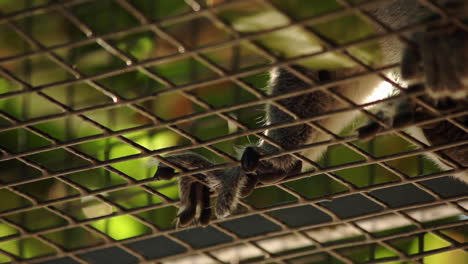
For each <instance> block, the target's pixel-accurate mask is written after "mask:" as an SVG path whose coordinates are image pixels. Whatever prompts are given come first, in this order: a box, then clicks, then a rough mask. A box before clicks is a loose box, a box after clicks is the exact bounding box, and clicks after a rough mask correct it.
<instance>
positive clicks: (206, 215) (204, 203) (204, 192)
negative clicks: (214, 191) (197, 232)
mask: <svg viewBox="0 0 468 264" xmlns="http://www.w3.org/2000/svg"><path fill="white" fill-rule="evenodd" d="M199 205H200V209H201V210H200V224H201V225H202V226H206V225H208V224H209V223H210V220H211V206H210V188H208V187H207V186H202V189H201V197H200V203H199Z"/></svg>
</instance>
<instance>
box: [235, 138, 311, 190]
mask: <svg viewBox="0 0 468 264" xmlns="http://www.w3.org/2000/svg"><path fill="white" fill-rule="evenodd" d="M257 149H258V148H257V147H247V148H245V150H244V152H243V153H242V158H241V164H242V169H243V170H244V171H245V172H249V174H248V175H252V176H253V175H256V177H257V178H258V181H259V182H261V183H263V184H271V183H275V182H279V181H281V180H283V179H284V178H286V177H289V176H292V175H295V174H298V173H300V172H301V170H302V162H301V161H300V160H295V161H293V162H292V163H291V165H290V166H289V167H288V168H283V169H280V168H277V167H275V166H273V163H274V162H275V159H281V158H282V157H278V158H274V159H271V160H262V161H260V155H261V153H260V151H261V150H257ZM262 154H263V153H262Z"/></svg>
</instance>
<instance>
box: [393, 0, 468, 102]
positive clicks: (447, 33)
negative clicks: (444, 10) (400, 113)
mask: <svg viewBox="0 0 468 264" xmlns="http://www.w3.org/2000/svg"><path fill="white" fill-rule="evenodd" d="M448 11H449V14H453V15H454V16H458V17H460V18H468V3H467V2H466V1H460V2H459V3H454V4H452V5H450V6H449V8H448ZM413 40H414V42H415V45H411V46H410V45H409V46H407V47H406V48H405V49H404V50H403V56H402V65H401V75H402V78H403V79H404V80H407V81H420V80H424V81H425V88H426V90H427V93H428V95H429V96H430V97H432V98H435V99H442V98H452V99H465V98H467V96H468V64H467V61H468V32H466V31H464V30H462V29H458V28H456V26H454V25H453V26H452V25H451V26H444V27H430V28H428V29H427V30H426V31H425V32H418V33H416V34H414V35H413Z"/></svg>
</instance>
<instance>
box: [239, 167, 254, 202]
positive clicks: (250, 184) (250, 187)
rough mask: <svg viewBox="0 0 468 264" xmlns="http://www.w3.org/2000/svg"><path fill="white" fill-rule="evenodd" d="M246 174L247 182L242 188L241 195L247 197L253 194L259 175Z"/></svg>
mask: <svg viewBox="0 0 468 264" xmlns="http://www.w3.org/2000/svg"><path fill="white" fill-rule="evenodd" d="M246 176H247V182H246V183H245V185H244V188H242V190H241V193H240V197H247V196H249V195H250V194H252V192H253V191H254V189H255V186H256V185H257V183H258V177H257V175H256V174H252V173H248V174H247V175H246Z"/></svg>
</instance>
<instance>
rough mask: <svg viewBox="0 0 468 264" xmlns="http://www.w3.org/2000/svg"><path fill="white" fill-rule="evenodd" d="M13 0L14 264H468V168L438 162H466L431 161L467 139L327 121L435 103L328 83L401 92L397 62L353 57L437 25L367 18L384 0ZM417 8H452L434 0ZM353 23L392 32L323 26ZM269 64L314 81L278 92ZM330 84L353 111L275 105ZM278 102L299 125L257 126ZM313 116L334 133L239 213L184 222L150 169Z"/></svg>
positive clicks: (224, 151) (5, 38) (4, 78)
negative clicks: (339, 31)
mask: <svg viewBox="0 0 468 264" xmlns="http://www.w3.org/2000/svg"><path fill="white" fill-rule="evenodd" d="M10 2H15V3H14V4H9V3H10ZM10 2H9V1H5V4H3V5H2V4H1V3H0V10H1V14H0V15H1V17H0V35H1V36H0V38H1V39H2V41H1V42H2V43H0V91H1V93H0V110H1V111H0V151H1V153H2V155H1V156H0V183H1V185H2V186H1V189H0V197H1V202H0V204H1V205H0V261H1V263H8V262H14V263H147V262H149V263H232V262H236V263H237V262H240V263H462V262H464V261H467V259H468V254H467V253H466V249H467V247H468V244H467V238H468V236H467V229H466V216H465V215H466V211H467V206H468V200H467V194H468V188H467V187H466V185H464V184H462V183H460V182H457V181H455V180H454V179H453V178H450V177H448V176H449V175H452V174H454V173H456V172H461V171H464V170H466V168H463V167H461V166H459V165H458V164H455V163H454V162H453V161H450V160H448V159H447V158H446V157H445V158H444V157H440V158H441V159H443V160H445V161H446V162H448V163H449V164H451V165H452V166H453V169H452V170H447V171H444V170H440V169H438V168H436V167H435V166H434V165H432V164H431V162H429V161H427V160H426V159H425V158H424V157H423V154H424V153H427V152H432V153H435V152H436V151H438V150H441V149H445V148H449V147H453V146H458V145H462V144H467V143H468V142H466V140H464V141H454V142H448V143H447V144H443V145H436V146H427V145H425V144H424V143H422V142H419V141H418V140H416V139H415V138H413V137H412V136H410V135H409V134H407V133H405V132H404V131H402V130H395V129H391V128H388V129H385V130H384V131H382V132H381V133H379V136H378V137H377V138H376V139H374V140H373V141H371V142H369V143H365V142H360V141H359V140H358V138H357V136H356V134H355V133H353V132H352V131H348V132H345V133H344V134H340V135H335V134H333V133H331V132H330V131H327V130H326V129H323V128H320V127H319V126H318V125H317V124H316V123H315V121H317V120H320V119H323V118H326V117H327V116H329V115H334V114H339V113H343V112H347V111H359V112H361V113H362V114H364V115H365V116H367V118H372V119H376V118H375V116H373V114H372V113H371V112H370V111H368V107H369V106H372V105H377V104H382V103H386V102H392V101H394V100H397V99H399V98H402V97H411V98H412V100H414V101H415V102H416V103H419V104H424V102H423V101H421V100H418V97H417V94H416V95H414V94H411V95H410V94H408V93H405V92H402V93H400V94H398V95H394V96H391V97H387V98H384V99H382V98H379V99H378V100H376V101H374V102H372V103H369V104H365V105H357V104H355V103H353V102H352V101H351V100H349V99H348V98H346V97H344V96H342V95H340V94H337V93H334V92H333V91H332V89H329V88H331V87H333V86H336V85H338V84H341V83H350V82H355V81H359V79H360V78H363V77H365V76H369V75H378V76H380V77H381V78H382V80H383V81H385V82H386V83H387V84H390V85H391V86H394V87H396V88H397V89H401V87H399V86H398V84H396V83H394V82H393V81H391V79H389V78H388V77H387V75H386V72H387V71H388V70H391V69H394V68H396V67H399V63H395V64H391V65H372V64H370V63H368V62H366V61H365V60H364V59H363V58H362V57H360V56H356V55H355V54H354V53H353V52H351V51H352V50H353V48H359V47H367V46H366V45H372V44H373V43H376V41H378V40H379V39H382V38H389V37H393V38H399V39H400V40H401V41H408V39H407V37H408V34H410V33H412V32H415V31H417V30H418V29H420V28H422V27H423V26H425V25H426V22H425V23H420V24H417V25H408V26H406V27H404V28H399V29H394V28H391V27H389V26H388V25H385V24H384V23H383V22H381V21H378V20H376V19H375V18H374V17H372V15H370V14H368V13H367V12H366V11H365V8H368V7H371V6H373V5H379V4H382V2H385V0H374V1H351V0H336V1H316V2H317V3H315V4H316V5H317V6H318V7H320V5H322V6H323V7H324V8H322V9H320V8H318V10H320V12H319V11H317V12H316V13H307V11H308V10H306V9H304V10H302V11H304V12H303V13H300V15H298V14H297V13H294V12H293V11H291V10H294V9H288V7H289V5H290V4H291V5H292V4H294V3H298V2H300V1H279V0H247V1H245V0H232V1H228V0H206V1H197V0H186V1H166V2H165V1H143V0H138V1H128V0H109V1H91V0H67V1H46V0H43V1H32V0H24V1H10ZM310 2H314V1H310ZM318 2H323V3H318ZM419 2H420V4H421V5H422V6H423V7H424V8H427V9H430V10H432V12H434V14H437V15H439V16H440V17H442V18H444V17H445V18H447V16H446V13H445V11H444V10H443V9H442V8H440V7H439V6H438V5H437V4H435V3H433V2H431V1H429V0H420V1H419ZM304 3H305V1H304V2H302V4H304ZM309 4H310V3H309ZM327 6H328V7H329V8H325V7H327ZM252 10H254V11H255V10H257V11H258V10H262V12H263V13H262V12H259V11H258V12H257V13H256V15H255V16H253V15H252V14H255V12H253V11H252ZM249 12H250V13H249ZM244 13H247V14H249V15H250V17H257V18H258V17H261V16H265V19H267V20H271V21H267V22H265V21H263V20H261V19H259V20H254V21H253V24H254V28H253V29H254V30H253V29H252V28H247V29H243V28H242V25H244V26H245V25H247V27H248V24H249V22H252V21H247V22H245V24H240V26H239V23H238V24H237V25H236V23H235V22H233V21H236V20H235V19H237V17H239V16H242V15H243V14H244ZM272 14H273V16H267V15H272ZM343 17H353V18H355V17H358V18H359V19H360V20H363V21H365V22H366V23H368V24H371V25H373V26H375V27H377V28H378V29H379V30H377V31H376V32H373V33H370V34H364V35H363V36H359V31H358V30H357V29H356V30H357V31H356V33H355V35H356V37H355V38H354V39H352V40H350V41H332V40H330V39H329V38H327V37H325V36H324V34H323V32H320V29H318V30H317V27H318V26H320V25H322V24H323V23H326V22H329V21H334V20H336V19H338V20H339V19H340V18H343ZM277 18H281V19H279V20H275V19H277ZM449 20H450V21H449V22H450V23H453V24H455V25H456V26H458V27H459V28H461V29H463V30H468V27H467V26H466V25H464V24H463V23H462V22H461V21H458V20H456V19H449ZM96 21H99V22H96ZM237 22H238V20H237ZM255 23H257V24H258V25H255ZM336 23H340V22H339V21H338V22H336ZM427 23H429V22H427ZM430 23H433V22H430ZM298 32H299V35H294V34H298ZM304 32H307V34H310V35H311V36H313V37H314V38H315V39H318V40H319V42H320V45H321V46H322V47H323V49H321V50H318V51H311V50H307V49H304V50H303V51H301V52H296V53H293V54H291V53H290V54H285V53H283V52H282V50H280V49H278V48H276V49H275V47H274V45H268V43H273V42H274V41H278V42H280V41H281V37H282V36H284V34H293V35H292V36H293V37H297V36H300V34H302V33H304ZM319 32H320V33H319ZM275 34H276V35H275ZM281 34H283V35H281ZM353 34H354V33H353ZM300 41H302V40H300V39H298V42H300ZM291 45H292V44H291ZM155 47H156V48H155ZM294 48H296V47H292V49H294ZM298 48H299V49H301V48H304V47H298ZM329 54H340V57H339V58H345V59H346V61H350V62H352V63H353V64H354V65H357V66H358V67H359V68H360V71H359V72H357V73H355V74H353V75H350V76H347V77H345V78H342V79H340V80H334V81H332V82H330V83H326V84H320V85H314V84H315V81H314V80H312V79H310V78H308V77H307V76H304V75H302V74H301V73H300V72H298V71H295V70H294V68H292V67H291V64H294V63H297V62H300V61H303V60H305V59H308V58H314V57H317V58H319V57H321V56H322V57H327V55H329ZM272 67H282V68H284V69H286V70H289V71H291V72H292V73H293V74H296V75H297V76H298V77H300V78H301V79H304V80H305V81H306V82H307V83H310V84H311V88H310V89H308V90H306V91H300V92H291V93H287V94H283V95H280V96H268V95H267V94H266V93H265V92H264V91H263V90H262V88H263V86H265V84H266V80H267V72H268V71H269V70H270V69H271V68H272ZM318 89H321V90H323V91H327V92H328V93H330V94H332V95H333V96H334V97H335V98H336V99H337V100H340V101H341V102H345V103H346V104H347V107H346V108H343V109H339V110H337V111H334V112H330V113H325V114H321V115H317V116H314V117H310V118H299V117H298V116H295V115H294V114H293V113H291V112H288V110H287V109H285V108H284V107H281V105H279V104H278V103H277V101H278V100H279V99H284V98H288V97H292V96H297V95H301V94H304V93H308V92H309V93H310V92H312V91H316V90H318ZM220 98H221V99H220ZM266 104H273V105H275V106H277V107H281V109H282V110H284V111H285V112H288V113H289V114H291V115H293V117H294V121H293V122H289V123H286V124H272V125H269V126H262V125H260V124H258V118H261V116H262V114H261V111H259V109H261V108H262V107H263V106H264V105H266ZM425 107H429V108H431V106H430V105H427V104H425ZM431 109H432V110H433V111H434V112H436V113H437V109H435V108H433V107H432V108H431ZM464 115H466V109H465V110H463V111H459V112H456V113H451V114H448V115H447V114H443V113H438V114H437V116H436V117H434V118H433V119H431V120H428V121H424V122H426V123H431V122H438V121H448V122H451V123H452V124H455V125H457V126H458V127H460V128H461V129H464V130H465V131H467V128H466V127H463V125H462V124H461V123H460V122H459V121H458V120H459V118H460V117H462V116H464ZM304 123H305V124H308V125H310V126H313V127H314V128H317V129H319V131H320V132H321V133H325V134H329V135H331V139H330V140H327V141H324V142H319V143H316V144H310V145H305V146H301V147H300V148H298V149H294V150H288V151H286V150H284V149H283V151H282V152H281V153H277V154H275V155H276V156H280V155H282V154H285V153H288V154H291V155H295V156H296V157H298V158H300V159H302V160H303V161H307V162H309V163H311V164H312V166H313V167H314V168H315V169H314V170H313V171H308V172H304V173H301V174H299V175H296V176H294V177H292V178H288V179H287V180H285V181H283V182H281V183H279V184H275V185H271V186H261V187H259V188H258V189H256V191H255V192H254V193H253V194H252V195H251V196H249V197H247V198H245V199H243V200H242V201H241V202H240V206H239V209H238V210H237V211H236V212H235V213H234V215H232V216H230V217H228V218H227V219H213V221H212V223H211V224H210V225H209V226H208V227H205V228H203V227H196V226H189V227H186V228H178V229H177V228H176V227H175V224H174V221H173V219H174V218H175V216H176V206H177V204H178V193H177V186H176V181H175V180H171V181H154V179H153V175H154V173H155V171H156V169H157V163H158V162H166V161H165V160H164V156H167V155H170V154H174V153H177V152H182V151H187V150H193V151H198V152H199V153H202V154H203V155H206V156H208V157H210V158H211V159H213V160H215V161H216V165H215V166H213V167H210V168H202V169H198V170H192V171H187V170H184V168H181V172H180V173H179V176H180V177H184V176H188V175H191V174H194V173H203V172H206V171H209V170H215V169H220V168H227V167H232V166H238V165H239V162H238V160H237V159H236V158H235V157H234V156H235V155H233V149H234V147H235V145H239V144H245V143H247V142H249V141H252V140H255V139H259V138H260V139H263V140H269V139H268V138H267V137H265V136H264V135H263V134H262V132H263V131H264V130H266V129H275V128H280V127H284V126H290V125H293V124H304ZM207 131H209V132H207ZM317 146H328V147H329V151H328V152H327V154H326V155H325V157H324V158H323V159H322V160H321V161H318V162H314V161H310V160H307V158H305V157H302V156H301V155H300V154H298V152H299V151H302V150H305V149H310V148H313V147H317ZM382 146H387V147H382ZM270 157H272V156H270ZM154 161H155V162H154ZM310 176H313V177H310ZM431 261H432V262H431Z"/></svg>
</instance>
